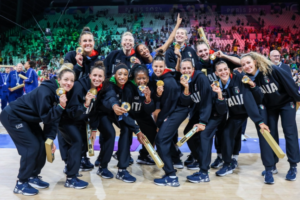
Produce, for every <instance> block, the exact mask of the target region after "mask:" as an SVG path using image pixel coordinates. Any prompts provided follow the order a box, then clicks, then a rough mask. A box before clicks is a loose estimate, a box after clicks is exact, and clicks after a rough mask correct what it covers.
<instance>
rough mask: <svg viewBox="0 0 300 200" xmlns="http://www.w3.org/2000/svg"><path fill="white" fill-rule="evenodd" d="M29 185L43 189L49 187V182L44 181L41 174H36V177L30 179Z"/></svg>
mask: <svg viewBox="0 0 300 200" xmlns="http://www.w3.org/2000/svg"><path fill="white" fill-rule="evenodd" d="M28 183H29V185H31V186H32V187H35V188H39V189H43V188H47V187H49V183H46V182H45V181H42V177H41V176H36V177H30V178H29V179H28Z"/></svg>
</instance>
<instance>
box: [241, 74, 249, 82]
mask: <svg viewBox="0 0 300 200" xmlns="http://www.w3.org/2000/svg"><path fill="white" fill-rule="evenodd" d="M249 81H250V78H249V77H248V76H246V75H244V76H243V78H242V82H243V83H249Z"/></svg>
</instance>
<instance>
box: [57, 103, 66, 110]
mask: <svg viewBox="0 0 300 200" xmlns="http://www.w3.org/2000/svg"><path fill="white" fill-rule="evenodd" d="M58 106H59V107H61V108H62V109H63V110H65V109H66V108H65V107H63V106H62V105H61V104H58Z"/></svg>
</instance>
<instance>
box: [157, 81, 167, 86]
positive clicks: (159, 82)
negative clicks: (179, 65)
mask: <svg viewBox="0 0 300 200" xmlns="http://www.w3.org/2000/svg"><path fill="white" fill-rule="evenodd" d="M156 85H157V86H164V85H165V83H164V82H163V81H162V80H159V81H157V82H156Z"/></svg>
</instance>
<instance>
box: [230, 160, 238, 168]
mask: <svg viewBox="0 0 300 200" xmlns="http://www.w3.org/2000/svg"><path fill="white" fill-rule="evenodd" d="M237 167H238V161H237V160H236V159H235V158H232V159H231V169H232V170H235V169H236V168H237Z"/></svg>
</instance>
